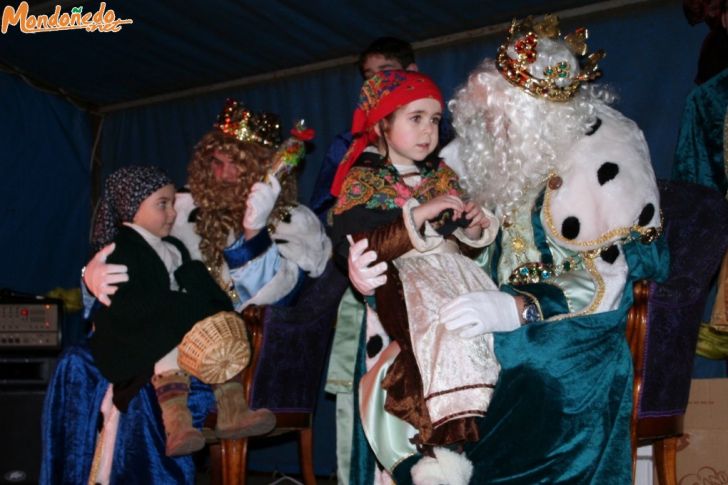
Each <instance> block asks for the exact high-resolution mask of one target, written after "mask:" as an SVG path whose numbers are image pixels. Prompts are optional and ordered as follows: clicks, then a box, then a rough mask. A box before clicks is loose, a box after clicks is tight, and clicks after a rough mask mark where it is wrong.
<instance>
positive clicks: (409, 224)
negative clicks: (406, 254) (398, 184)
mask: <svg viewBox="0 0 728 485" xmlns="http://www.w3.org/2000/svg"><path fill="white" fill-rule="evenodd" d="M419 205H420V203H419V202H418V201H417V199H415V198H412V199H408V200H407V202H405V203H404V205H403V206H402V217H403V219H404V227H405V228H406V229H407V234H408V235H409V238H410V241H411V242H412V246H413V247H414V248H415V249H416V250H417V251H420V252H423V253H424V252H426V251H430V250H432V249H435V248H436V247H437V246H438V245H440V244H441V243H442V240H443V237H442V236H440V235H439V234H437V233H436V232H435V230H434V229H433V228H432V226H431V225H430V223H429V222H428V221H425V223H424V224H423V226H422V227H423V228H424V230H423V231H422V232H420V231H419V230H418V229H417V227H416V225H415V221H414V218H413V217H412V210H413V209H414V208H415V207H418V206H419Z"/></svg>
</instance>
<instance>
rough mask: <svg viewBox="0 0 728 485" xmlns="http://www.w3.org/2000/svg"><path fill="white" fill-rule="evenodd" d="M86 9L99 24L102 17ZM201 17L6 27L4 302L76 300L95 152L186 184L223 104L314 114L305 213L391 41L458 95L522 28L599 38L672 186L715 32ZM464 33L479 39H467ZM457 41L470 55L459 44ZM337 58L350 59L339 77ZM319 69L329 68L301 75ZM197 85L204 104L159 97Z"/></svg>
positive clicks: (478, 14)
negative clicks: (24, 297)
mask: <svg viewBox="0 0 728 485" xmlns="http://www.w3.org/2000/svg"><path fill="white" fill-rule="evenodd" d="M59 3H60V4H61V5H62V6H63V8H64V9H66V11H67V10H68V9H70V6H67V5H65V4H66V2H59ZM587 4H589V5H587ZM55 5H56V3H54V2H44V3H43V4H42V5H37V6H34V7H32V12H34V13H35V14H36V15H40V14H50V13H52V12H53V8H54V6H55ZM74 5H83V7H84V8H85V9H86V11H96V9H98V6H99V3H98V2H76V3H75V4H74ZM202 5H203V4H202V3H197V2H192V1H191V0H189V1H179V2H174V3H172V2H141V1H131V0H129V1H124V2H113V4H111V2H110V4H109V5H108V7H107V8H112V7H113V8H114V9H115V11H116V15H117V17H118V18H127V19H133V21H134V23H133V24H131V25H126V26H124V27H123V29H122V30H121V32H119V33H106V34H101V33H94V32H83V31H66V32H53V33H39V34H33V35H30V34H24V33H22V32H20V31H19V28H18V27H17V26H10V28H9V30H8V33H7V34H0V69H2V70H3V71H5V72H0V90H1V91H2V93H3V96H2V97H0V146H1V147H2V150H1V151H0V159H1V160H2V174H3V175H2V177H1V178H0V198H1V199H0V211H1V212H0V213H1V214H2V216H1V217H0V228H1V232H0V234H2V237H1V239H0V241H1V242H0V244H1V246H0V258H1V259H0V268H2V271H1V272H0V288H5V289H11V290H13V291H19V292H27V293H32V294H43V293H45V292H47V291H49V290H50V289H52V288H55V287H58V286H60V287H66V288H68V287H77V286H78V284H79V269H80V268H81V266H83V265H84V264H85V261H86V260H87V258H88V247H87V236H88V230H89V219H90V214H91V200H90V198H91V197H90V194H91V186H92V180H91V157H92V152H93V151H94V147H95V146H96V145H97V146H96V155H97V156H98V157H99V159H100V161H101V163H102V170H101V172H102V174H107V173H108V172H110V171H112V170H114V169H115V168H118V167H120V166H123V165H128V164H131V163H142V164H157V165H160V166H162V167H163V168H165V169H166V170H167V171H168V172H169V173H170V174H171V175H172V176H173V178H174V179H175V180H176V182H177V183H178V184H180V185H182V184H184V181H185V170H186V165H187V162H188V160H189V156H190V153H191V149H192V147H193V145H194V144H195V142H196V141H197V140H198V139H199V138H200V137H201V135H202V134H203V133H204V132H205V131H207V130H208V129H209V128H210V127H211V124H212V123H213V121H214V120H215V117H216V115H217V113H218V112H219V110H220V108H221V107H222V105H223V102H224V100H225V98H227V97H232V98H236V99H238V100H241V101H243V102H244V103H246V104H247V105H248V106H250V107H251V108H253V109H256V110H266V111H273V112H276V113H278V114H279V115H280V116H281V119H282V120H283V123H284V128H290V126H291V124H292V122H293V120H294V119H297V118H301V117H303V118H305V119H306V120H307V122H308V124H309V125H310V126H311V127H314V128H315V129H316V130H317V133H318V134H317V138H316V139H315V148H314V150H313V151H312V152H311V153H310V154H309V155H308V157H307V160H306V163H305V165H304V167H303V168H302V170H301V171H300V173H299V186H300V199H301V200H302V201H304V202H306V201H307V200H308V197H309V196H310V194H311V191H312V189H313V184H314V182H315V179H316V175H317V172H318V168H319V165H320V162H321V159H322V157H323V155H324V153H325V150H326V147H327V144H328V142H329V141H330V140H331V139H332V138H333V136H334V135H335V134H336V133H338V132H340V131H343V130H345V129H346V128H348V125H349V123H350V117H351V112H352V110H353V107H354V102H355V99H356V95H357V92H358V89H359V86H360V83H361V79H360V77H359V74H358V72H357V70H356V68H355V67H354V65H353V60H354V57H355V54H356V53H357V52H358V51H359V50H361V49H363V47H365V46H366V45H367V44H368V42H369V41H370V40H372V39H374V38H376V37H378V36H383V35H394V36H398V37H401V38H404V39H406V40H409V41H412V42H414V43H415V46H416V47H417V51H416V54H417V62H418V65H419V67H420V70H422V71H423V72H426V73H428V74H430V75H432V77H433V78H434V79H435V80H436V82H437V83H438V84H439V85H440V86H441V87H442V88H443V91H444V92H445V94H446V96H447V97H450V96H451V95H452V93H453V92H454V90H455V89H456V88H457V86H458V85H459V84H460V83H462V82H463V81H464V80H465V79H466V76H467V73H468V72H469V71H470V70H471V69H472V68H473V67H474V66H476V65H477V64H478V63H479V62H480V61H481V60H482V59H483V58H485V57H492V56H493V55H494V53H495V49H496V48H497V46H498V44H499V43H500V41H501V40H502V38H503V24H502V23H503V22H507V21H508V20H509V19H510V17H511V16H513V15H518V16H523V15H525V14H542V13H546V12H557V13H558V12H559V11H561V12H562V13H563V14H564V15H563V17H564V19H563V21H562V31H565V32H566V31H570V30H573V29H574V28H576V27H579V26H587V27H588V28H589V30H590V40H589V44H590V47H591V48H592V49H594V48H603V49H605V50H606V51H607V58H606V59H605V60H604V61H603V62H602V63H601V68H602V69H603V71H604V77H603V80H602V81H601V82H606V83H608V84H610V85H611V86H612V87H613V89H614V91H615V92H616V93H617V94H618V96H619V100H618V102H617V104H616V106H617V108H618V109H620V110H621V111H623V112H624V113H625V114H626V115H627V116H629V117H631V118H633V119H634V120H636V121H637V123H638V124H639V125H640V126H641V127H642V129H643V130H644V132H645V135H646V138H647V141H648V143H649V145H650V149H651V152H652V157H653V165H654V167H655V171H656V173H657V175H658V177H668V176H669V174H670V169H671V164H672V154H673V151H674V147H675V140H676V137H677V131H678V126H679V121H680V117H681V112H682V107H683V104H684V100H685V97H686V96H687V94H688V93H689V91H690V90H691V89H692V87H693V81H692V80H693V77H694V75H695V70H696V69H695V66H696V61H697V55H698V51H699V48H700V43H701V41H702V39H703V37H704V35H705V33H706V29H705V28H704V27H703V26H697V27H690V26H689V25H688V24H687V22H686V20H685V18H684V16H683V14H682V10H681V4H680V2H677V1H644V0H643V1H636V0H635V1H629V0H623V1H609V2H601V3H593V2H574V1H572V2H569V1H552V2H544V1H527V0H522V1H514V2H495V1H471V2H468V1H450V2H447V4H444V3H442V2H435V1H419V2H410V1H400V2H379V1H374V2H372V1H369V2H351V3H347V2H340V3H333V2H292V1H277V2H266V3H265V5H263V2H233V1H224V0H216V1H211V2H206V3H205V4H204V5H205V6H204V7H202ZM443 5H446V6H443ZM14 6H17V5H14ZM568 9H571V10H568ZM487 26H495V27H494V28H492V29H488V28H486V27H487ZM468 29H479V30H476V31H474V32H472V33H471V34H468V33H466V34H464V35H455V34H456V33H457V32H462V31H466V30H468ZM490 31H494V33H493V34H492V35H483V34H484V33H486V34H487V33H488V32H490ZM447 35H451V36H452V39H455V40H456V41H455V42H448V38H445V37H443V36H447ZM433 38H435V41H428V39H433ZM327 59H336V60H337V61H336V62H330V63H329V65H330V67H326V66H327V64H326V62H325V61H326V60H327ZM312 63H320V64H317V66H318V67H319V68H316V69H314V68H303V69H298V70H296V69H290V68H293V67H295V66H304V65H311V64H312ZM283 69H290V70H288V71H280V70H283ZM271 72H277V74H276V75H263V76H261V77H260V78H259V79H261V81H260V82H255V80H256V78H255V77H254V76H259V75H261V74H264V73H271ZM230 80H238V81H236V82H233V83H230V84H231V85H237V86H238V87H234V86H232V87H229V88H227V89H212V90H207V91H208V92H205V89H202V87H204V86H206V85H213V87H215V86H217V87H220V84H219V83H224V82H227V81H230ZM39 87H40V88H43V89H39ZM45 88H48V90H45ZM193 88H194V95H189V96H174V95H170V96H167V97H166V98H165V97H161V98H154V97H155V96H161V95H164V93H175V92H182V93H183V94H184V93H185V92H188V93H192V92H193V91H185V90H190V89H193ZM198 88H199V89H198ZM59 90H62V92H63V93H65V94H58V92H59ZM54 93H55V94H54ZM140 99H142V100H144V99H146V100H147V101H146V102H137V101H138V100H140ZM99 120H102V122H101V123H100V124H99ZM98 133H100V136H99V137H97V134H98ZM68 333H69V334H70V335H77V334H78V333H79V332H78V330H77V329H71V331H70V332H68ZM316 428H317V430H316V449H315V456H316V460H317V471H318V472H319V473H322V474H329V473H331V472H332V470H333V467H334V466H335V464H334V463H335V459H334V456H333V448H334V446H333V440H334V435H333V433H334V431H333V411H332V405H331V402H329V401H326V400H322V401H321V406H320V410H319V413H318V416H317V425H316ZM285 446H288V447H289V449H288V450H286V452H282V451H280V450H279V449H278V448H276V449H273V450H270V449H268V450H266V449H263V450H259V451H258V453H259V455H257V456H253V461H252V464H253V466H254V467H258V468H261V469H278V470H284V471H290V470H292V469H295V467H296V456H295V452H293V448H292V445H291V444H288V445H285Z"/></svg>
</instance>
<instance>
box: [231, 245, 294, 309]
mask: <svg viewBox="0 0 728 485" xmlns="http://www.w3.org/2000/svg"><path fill="white" fill-rule="evenodd" d="M297 282H298V266H296V263H293V262H291V261H288V260H287V259H285V258H282V259H281V265H280V267H279V268H278V272H277V273H276V274H275V276H274V277H273V279H271V280H270V281H269V282H268V283H266V285H265V286H263V288H261V289H260V290H258V293H256V294H255V295H253V296H252V297H251V298H250V299H249V300H248V301H245V302H243V306H242V307H240V308H236V310H238V311H240V310H242V309H243V308H245V307H247V306H248V305H268V304H270V303H275V302H277V301H278V300H280V299H281V298H283V297H284V296H286V295H287V294H288V293H290V292H291V290H293V288H295V287H296V283H297Z"/></svg>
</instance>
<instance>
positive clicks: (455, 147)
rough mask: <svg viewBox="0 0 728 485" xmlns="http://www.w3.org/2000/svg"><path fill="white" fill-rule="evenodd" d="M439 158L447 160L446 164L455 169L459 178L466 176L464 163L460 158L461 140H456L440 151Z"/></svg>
mask: <svg viewBox="0 0 728 485" xmlns="http://www.w3.org/2000/svg"><path fill="white" fill-rule="evenodd" d="M439 156H440V158H442V159H443V160H445V163H446V164H447V166H448V167H450V168H451V169H453V171H454V172H455V173H456V174H457V176H458V178H461V177H463V176H464V175H465V167H463V161H462V159H461V158H460V140H459V139H457V138H456V139H454V140H453V141H451V142H450V143H448V144H447V145H446V146H445V147H443V149H442V150H440V154H439Z"/></svg>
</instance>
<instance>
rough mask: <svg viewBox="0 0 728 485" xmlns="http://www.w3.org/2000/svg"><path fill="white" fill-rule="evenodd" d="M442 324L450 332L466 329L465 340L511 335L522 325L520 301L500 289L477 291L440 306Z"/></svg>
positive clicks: (462, 334) (463, 333)
mask: <svg viewBox="0 0 728 485" xmlns="http://www.w3.org/2000/svg"><path fill="white" fill-rule="evenodd" d="M440 322H441V323H442V324H443V325H445V327H446V328H447V329H448V330H451V331H452V330H462V331H461V332H460V336H461V337H463V338H470V337H478V336H480V335H484V334H486V333H492V332H509V331H511V330H515V329H516V328H518V327H520V326H521V319H520V317H519V315H518V307H517V306H516V299H515V298H513V297H512V296H511V295H509V294H508V293H503V292H500V291H496V290H490V291H474V292H472V293H466V294H464V295H461V296H458V297H457V298H453V299H452V300H450V302H448V303H445V304H444V305H443V306H442V307H440Z"/></svg>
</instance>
